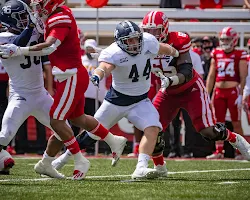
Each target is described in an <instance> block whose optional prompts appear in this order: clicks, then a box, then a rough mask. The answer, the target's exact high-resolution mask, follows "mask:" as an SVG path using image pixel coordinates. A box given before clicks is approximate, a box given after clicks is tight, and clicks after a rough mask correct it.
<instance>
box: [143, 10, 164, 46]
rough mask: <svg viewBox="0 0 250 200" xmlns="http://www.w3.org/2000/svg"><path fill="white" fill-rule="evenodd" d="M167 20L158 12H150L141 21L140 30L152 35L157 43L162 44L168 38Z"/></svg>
mask: <svg viewBox="0 0 250 200" xmlns="http://www.w3.org/2000/svg"><path fill="white" fill-rule="evenodd" d="M168 26H169V23H168V18H167V16H166V15H165V14H164V13H163V12H160V11H151V12H149V13H147V14H146V15H145V17H144V18H143V20H142V23H141V28H142V29H143V31H144V32H148V33H150V34H152V35H154V36H155V37H156V38H157V39H158V41H159V42H163V41H165V40H166V39H167V36H168Z"/></svg>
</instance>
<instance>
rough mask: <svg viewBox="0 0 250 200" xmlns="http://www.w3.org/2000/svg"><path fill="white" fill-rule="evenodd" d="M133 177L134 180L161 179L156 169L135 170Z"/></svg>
mask: <svg viewBox="0 0 250 200" xmlns="http://www.w3.org/2000/svg"><path fill="white" fill-rule="evenodd" d="M131 177H132V179H154V178H158V177H159V173H158V171H157V170H156V169H150V168H146V167H139V168H136V169H135V171H134V173H133V174H132V176H131Z"/></svg>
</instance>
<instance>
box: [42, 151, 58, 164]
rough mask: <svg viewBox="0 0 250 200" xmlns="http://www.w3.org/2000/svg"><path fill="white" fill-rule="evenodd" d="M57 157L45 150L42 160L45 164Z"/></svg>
mask: <svg viewBox="0 0 250 200" xmlns="http://www.w3.org/2000/svg"><path fill="white" fill-rule="evenodd" d="M54 159H55V157H51V156H49V155H48V154H47V152H46V151H44V153H43V158H42V162H43V163H45V164H51V162H52V161H53V160H54Z"/></svg>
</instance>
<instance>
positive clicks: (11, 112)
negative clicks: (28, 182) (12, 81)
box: [0, 95, 32, 173]
mask: <svg viewBox="0 0 250 200" xmlns="http://www.w3.org/2000/svg"><path fill="white" fill-rule="evenodd" d="M20 99H21V98H20V97H19V96H15V95H14V96H12V97H11V98H10V101H9V104H8V106H7V109H6V110H5V113H4V116H3V120H2V129H1V132H0V158H2V159H1V161H0V165H2V166H3V169H2V170H0V171H4V172H7V173H8V172H9V168H10V167H12V166H13V165H14V160H13V159H12V157H11V156H10V155H9V154H8V153H6V151H5V150H3V149H2V148H3V146H7V145H8V144H9V143H10V141H11V140H12V138H13V137H14V136H15V134H16V132H17V130H18V129H19V127H20V126H21V125H22V123H23V122H24V121H25V120H26V119H27V117H28V116H29V115H30V110H31V109H32V108H31V106H30V105H28V104H29V103H28V102H27V101H28V99H26V98H22V100H20ZM24 99H25V100H24Z"/></svg>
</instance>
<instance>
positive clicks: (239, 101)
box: [234, 95, 242, 109]
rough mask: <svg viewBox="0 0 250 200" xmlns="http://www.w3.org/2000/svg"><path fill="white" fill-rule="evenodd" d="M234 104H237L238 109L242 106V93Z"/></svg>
mask: <svg viewBox="0 0 250 200" xmlns="http://www.w3.org/2000/svg"><path fill="white" fill-rule="evenodd" d="M234 105H237V107H238V109H240V108H241V107H242V95H239V96H238V98H237V99H236V100H235V102H234Z"/></svg>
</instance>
